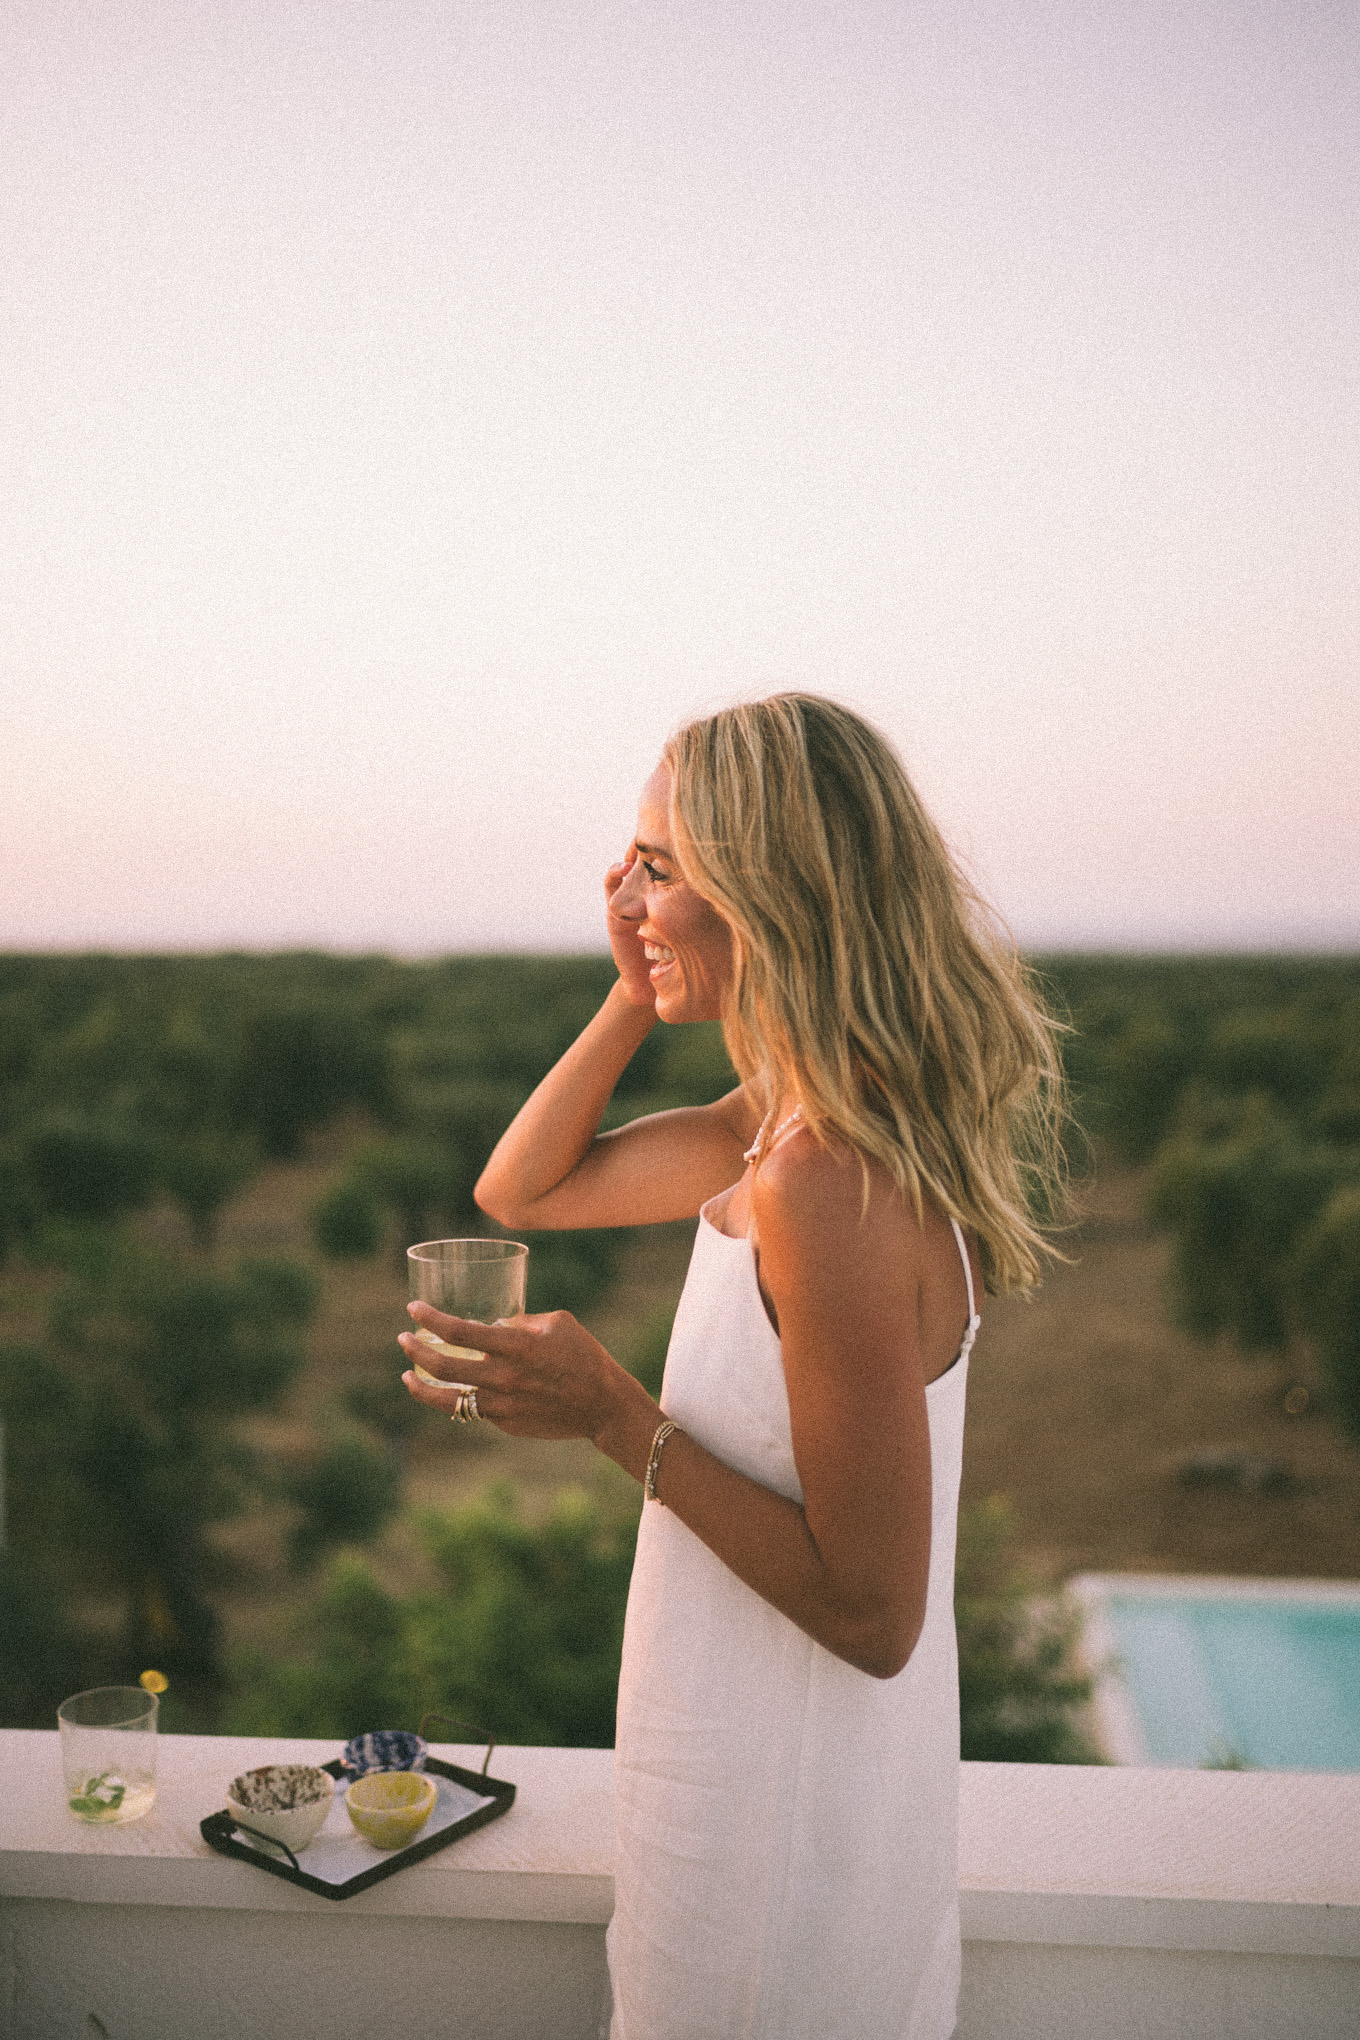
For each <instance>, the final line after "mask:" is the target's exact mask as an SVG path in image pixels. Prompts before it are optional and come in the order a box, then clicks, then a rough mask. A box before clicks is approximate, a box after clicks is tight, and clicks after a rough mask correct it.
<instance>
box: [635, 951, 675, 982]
mask: <svg viewBox="0 0 1360 2040" xmlns="http://www.w3.org/2000/svg"><path fill="white" fill-rule="evenodd" d="M642 953H643V955H644V956H645V957H646V959H647V961H648V963H649V964H650V965H651V969H650V970H649V971H648V973H647V975H648V977H653V978H654V977H660V975H661V973H662V972H663V971H666V970H669V969H670V967H671V965H672V964H673V963H674V962H675V951H674V950H673V949H667V947H666V945H665V944H664V942H644V943H643V945H642Z"/></svg>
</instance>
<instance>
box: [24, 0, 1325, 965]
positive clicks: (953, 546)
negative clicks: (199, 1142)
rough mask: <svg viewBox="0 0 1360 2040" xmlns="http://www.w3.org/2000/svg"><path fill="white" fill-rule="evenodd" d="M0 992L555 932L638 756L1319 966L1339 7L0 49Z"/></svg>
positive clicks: (554, 27)
mask: <svg viewBox="0 0 1360 2040" xmlns="http://www.w3.org/2000/svg"><path fill="white" fill-rule="evenodd" d="M0 67H2V75H0V293H2V294H3V317H2V318H0V689H3V717H2V724H0V947H19V948H44V947H71V946H76V945H91V946H98V947H118V948H126V947H135V948H143V947H205V946H206V947H216V946H222V945H227V944H230V945H244V946H261V947H273V946H278V945H282V944H293V943H309V944H322V945H326V946H331V947H336V948H342V949H351V948H368V947H379V948H390V949H395V950H398V951H403V952H407V951H414V952H427V951H442V950H450V949H466V948H515V947H535V948H550V949H551V948H589V947H595V946H598V945H599V943H600V941H601V939H602V938H601V932H600V884H599V881H600V873H601V871H602V868H603V866H604V865H605V864H606V863H607V862H608V861H609V860H610V858H611V857H613V856H615V855H617V854H618V852H619V850H620V849H621V847H622V845H623V844H624V842H625V841H626V840H627V838H628V837H629V835H630V834H631V828H632V817H633V803H634V800H635V796H636V791H637V787H638V785H639V783H640V781H641V780H642V778H643V777H645V775H646V773H647V771H648V769H649V768H650V766H651V764H652V763H653V761H654V759H655V757H656V754H657V752H658V750H659V748H660V745H661V742H662V741H663V739H664V737H665V735H666V733H667V731H668V730H669V729H670V728H671V727H672V726H673V725H674V724H675V723H676V722H677V721H678V720H680V719H681V718H683V717H684V716H686V715H689V714H692V713H694V712H696V711H701V710H704V709H707V708H711V707H714V706H717V705H719V704H720V703H722V702H724V701H726V700H730V699H732V698H734V697H736V696H739V695H750V694H754V693H761V692H766V691H770V690H772V689H774V688H777V687H782V686H790V685H794V686H809V687H813V688H818V689H821V690H823V691H825V692H828V693H832V694H835V695H837V696H839V697H840V698H842V699H844V700H847V701H849V702H851V703H852V704H854V705H856V706H859V707H861V708H863V709H864V710H865V711H867V712H868V713H869V714H870V715H871V716H873V717H874V718H875V719H876V720H877V721H878V722H879V723H880V724H881V726H882V727H884V728H885V729H886V730H887V731H888V732H889V734H890V735H891V736H892V737H893V738H894V739H895V741H896V742H897V743H898V744H899V746H900V748H901V750H902V753H903V755H904V757H905V759H906V761H907V764H908V767H909V769H910V770H911V771H912V772H913V774H914V776H915V777H916V779H917V781H918V783H919V784H920V786H921V788H922V790H923V792H924V793H925V795H926V797H927V799H928V800H929V801H930V803H931V804H932V806H933V808H934V810H935V812H936V814H937V816H938V817H939V819H940V821H941V822H942V824H943V826H944V828H945V831H946V834H947V835H948V836H949V837H950V839H951V841H953V842H954V843H955V845H956V846H957V847H958V849H959V851H960V852H961V854H962V855H963V856H964V857H965V859H966V860H967V862H968V864H969V866H970V868H971V870H972V871H973V872H974V874H975V875H976V876H977V877H978V878H979V879H980V880H981V882H982V884H983V885H984V888H985V889H986V890H987V891H988V892H989V893H990V895H991V896H992V898H993V899H994V900H995V903H996V905H997V906H998V907H999V909H1000V910H1001V912H1002V913H1003V914H1004V915H1005V916H1006V917H1007V919H1008V920H1009V921H1010V923H1011V925H1012V926H1013V928H1014V929H1015V931H1016V933H1017V934H1018V935H1019V937H1020V939H1021V940H1022V941H1024V942H1027V943H1030V944H1033V945H1036V946H1042V945H1063V946H1088V945H1102V946H1115V947H1119V946H1140V947H1144V946H1156V945H1168V946H1197V945H1205V946H1228V945H1245V946H1257V945H1259V946H1270V945H1276V944H1283V945H1289V946H1300V945H1302V946H1307V945H1312V944H1321V945H1357V946H1360V658H1358V657H1357V654H1358V653H1360V429H1358V428H1357V419H1358V418H1360V402H1358V401H1357V400H1358V398H1360V347H1357V345H1356V333H1357V330H1358V329H1360V288H1358V286H1360V219H1358V218H1357V213H1358V212H1360V208H1358V207H1357V195H1358V192H1360V142H1357V136H1358V135H1360V17H1358V16H1357V14H1356V10H1355V8H1354V5H1353V0H1319V4H1309V0H1276V4H1261V0H1184V4H1181V0H1177V4H1167V0H1111V4H1105V5H1101V6H1099V7H1094V6H1092V5H1091V0H1052V4H1049V0H1024V4H1021V0H1009V4H999V0H892V4H887V0H843V4H836V0H575V4H571V0H467V4H460V0H447V4H442V5H436V4H432V0H369V4H361V0H307V4H305V5H299V4H288V0H101V4H97V5H96V4H93V0H86V4H83V5H76V4H73V0H8V4H7V6H6V7H5V8H4V10H3V14H0Z"/></svg>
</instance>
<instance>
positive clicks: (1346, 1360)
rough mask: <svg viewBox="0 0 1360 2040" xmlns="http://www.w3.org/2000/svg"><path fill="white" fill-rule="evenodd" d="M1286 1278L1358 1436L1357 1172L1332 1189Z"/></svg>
mask: <svg viewBox="0 0 1360 2040" xmlns="http://www.w3.org/2000/svg"><path fill="white" fill-rule="evenodd" d="M1290 1275H1291V1277H1292V1283H1293V1293H1294V1300H1295V1308H1296V1311H1297V1314H1298V1318H1299V1322H1300V1323H1301V1324H1302V1325H1303V1326H1304V1327H1305V1328H1306V1330H1308V1331H1309V1332H1311V1333H1312V1335H1313V1337H1314V1338H1315V1339H1316V1340H1317V1346H1318V1357H1319V1359H1320V1360H1321V1362H1322V1366H1323V1369H1324V1371H1325V1373H1326V1375H1327V1377H1328V1379H1329V1381H1330V1384H1331V1387H1332V1391H1333V1393H1334V1394H1335V1396H1336V1399H1337V1404H1338V1406H1339V1408H1340V1410H1341V1414H1342V1417H1343V1419H1344V1421H1345V1422H1346V1424H1347V1425H1348V1426H1349V1428H1350V1429H1351V1431H1352V1432H1353V1433H1354V1434H1355V1435H1356V1436H1357V1437H1360V1172H1357V1180H1356V1181H1354V1182H1350V1183H1345V1184H1342V1185H1341V1187H1340V1188H1339V1189H1337V1190H1335V1191H1333V1193H1332V1195H1331V1197H1330V1198H1329V1199H1328V1200H1327V1202H1326V1204H1325V1205H1324V1206H1323V1208H1322V1210H1321V1212H1320V1213H1319V1214H1318V1216H1317V1218H1316V1220H1315V1221H1314V1223H1313V1224H1312V1225H1311V1226H1310V1227H1309V1228H1308V1230H1307V1232H1306V1233H1305V1234H1304V1236H1303V1239H1302V1240H1301V1241H1300V1244H1299V1250H1298V1254H1297V1256H1296V1258H1295V1261H1294V1264H1293V1267H1292V1268H1291V1270H1290Z"/></svg>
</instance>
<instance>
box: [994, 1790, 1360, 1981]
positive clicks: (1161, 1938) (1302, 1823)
mask: <svg viewBox="0 0 1360 2040" xmlns="http://www.w3.org/2000/svg"><path fill="white" fill-rule="evenodd" d="M1357 1836H1360V1776H1350V1775H1344V1776H1343V1775H1338V1774H1334V1773H1326V1774H1321V1773H1317V1774H1300V1773H1297V1772H1265V1771H1254V1772H1253V1771H1169V1770H1152V1769H1137V1770H1135V1769H1124V1768H1108V1769H1107V1768H1104V1767H1097V1766H1086V1765H1049V1764H965V1765H964V1766H963V1781H962V1793H961V1800H960V1818H959V1886H960V1900H961V1906H962V1912H963V1931H964V1937H965V1939H967V1940H974V1941H1015V1942H1027V1941H1028V1942H1046V1943H1049V1944H1054V1945H1059V1946H1070V1947H1103V1948H1181V1949H1195V1950H1211V1949H1214V1950H1225V1951H1234V1950H1235V1951H1240V1952H1243V1953H1251V1954H1258V1955H1264V1954H1273V1955H1330V1956H1349V1957H1356V1956H1360V1847H1357V1840H1356V1838H1357Z"/></svg>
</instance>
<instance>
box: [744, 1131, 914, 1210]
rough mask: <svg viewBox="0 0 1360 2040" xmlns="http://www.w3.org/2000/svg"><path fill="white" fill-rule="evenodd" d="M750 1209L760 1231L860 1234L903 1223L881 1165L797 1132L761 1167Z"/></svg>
mask: <svg viewBox="0 0 1360 2040" xmlns="http://www.w3.org/2000/svg"><path fill="white" fill-rule="evenodd" d="M866 1167H867V1170H868V1191H869V1195H868V1201H867V1207H866V1201H865V1194H864V1193H865V1170H866ZM752 1208H753V1210H754V1212H755V1214H756V1220H757V1223H758V1224H759V1225H760V1226H761V1229H762V1231H764V1230H766V1229H767V1228H768V1227H771V1226H773V1227H775V1228H776V1229H779V1230H783V1229H785V1228H791V1229H792V1230H793V1231H795V1232H799V1231H802V1230H803V1229H804V1228H805V1227H809V1226H812V1227H818V1228H824V1227H828V1226H830V1227H832V1228H833V1229H835V1230H837V1231H839V1230H841V1229H842V1228H846V1227H849V1228H852V1229H853V1230H855V1231H856V1232H861V1231H863V1230H865V1228H866V1227H868V1228H874V1227H876V1226H877V1225H878V1224H881V1223H883V1222H884V1221H885V1220H891V1219H892V1218H893V1217H894V1216H897V1217H900V1215H901V1211H902V1199H901V1197H900V1195H899V1193H898V1190H897V1186H896V1185H895V1184H894V1182H893V1181H892V1178H891V1177H890V1176H889V1174H888V1172H887V1170H886V1169H885V1168H884V1167H883V1165H882V1163H881V1162H876V1161H872V1160H870V1161H868V1162H867V1163H866V1162H865V1161H863V1160H862V1159H861V1157H860V1155H859V1154H858V1153H856V1151H855V1150H854V1149H853V1148H851V1147H848V1146H846V1145H845V1144H843V1143H839V1142H838V1143H835V1144H832V1145H827V1144H824V1143H823V1142H821V1141H819V1140H815V1139H814V1138H813V1136H812V1135H811V1134H810V1133H809V1132H808V1131H807V1129H806V1128H799V1129H798V1130H797V1131H796V1132H795V1133H792V1134H791V1135H789V1137H788V1138H787V1139H785V1140H783V1141H781V1142H780V1144H779V1146H778V1147H777V1148H775V1149H774V1151H773V1152H772V1153H771V1154H769V1155H767V1157H766V1158H765V1160H764V1161H763V1162H762V1163H761V1165H760V1168H759V1170H758V1171H757V1173H756V1178H755V1183H754V1186H753V1189H752Z"/></svg>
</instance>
